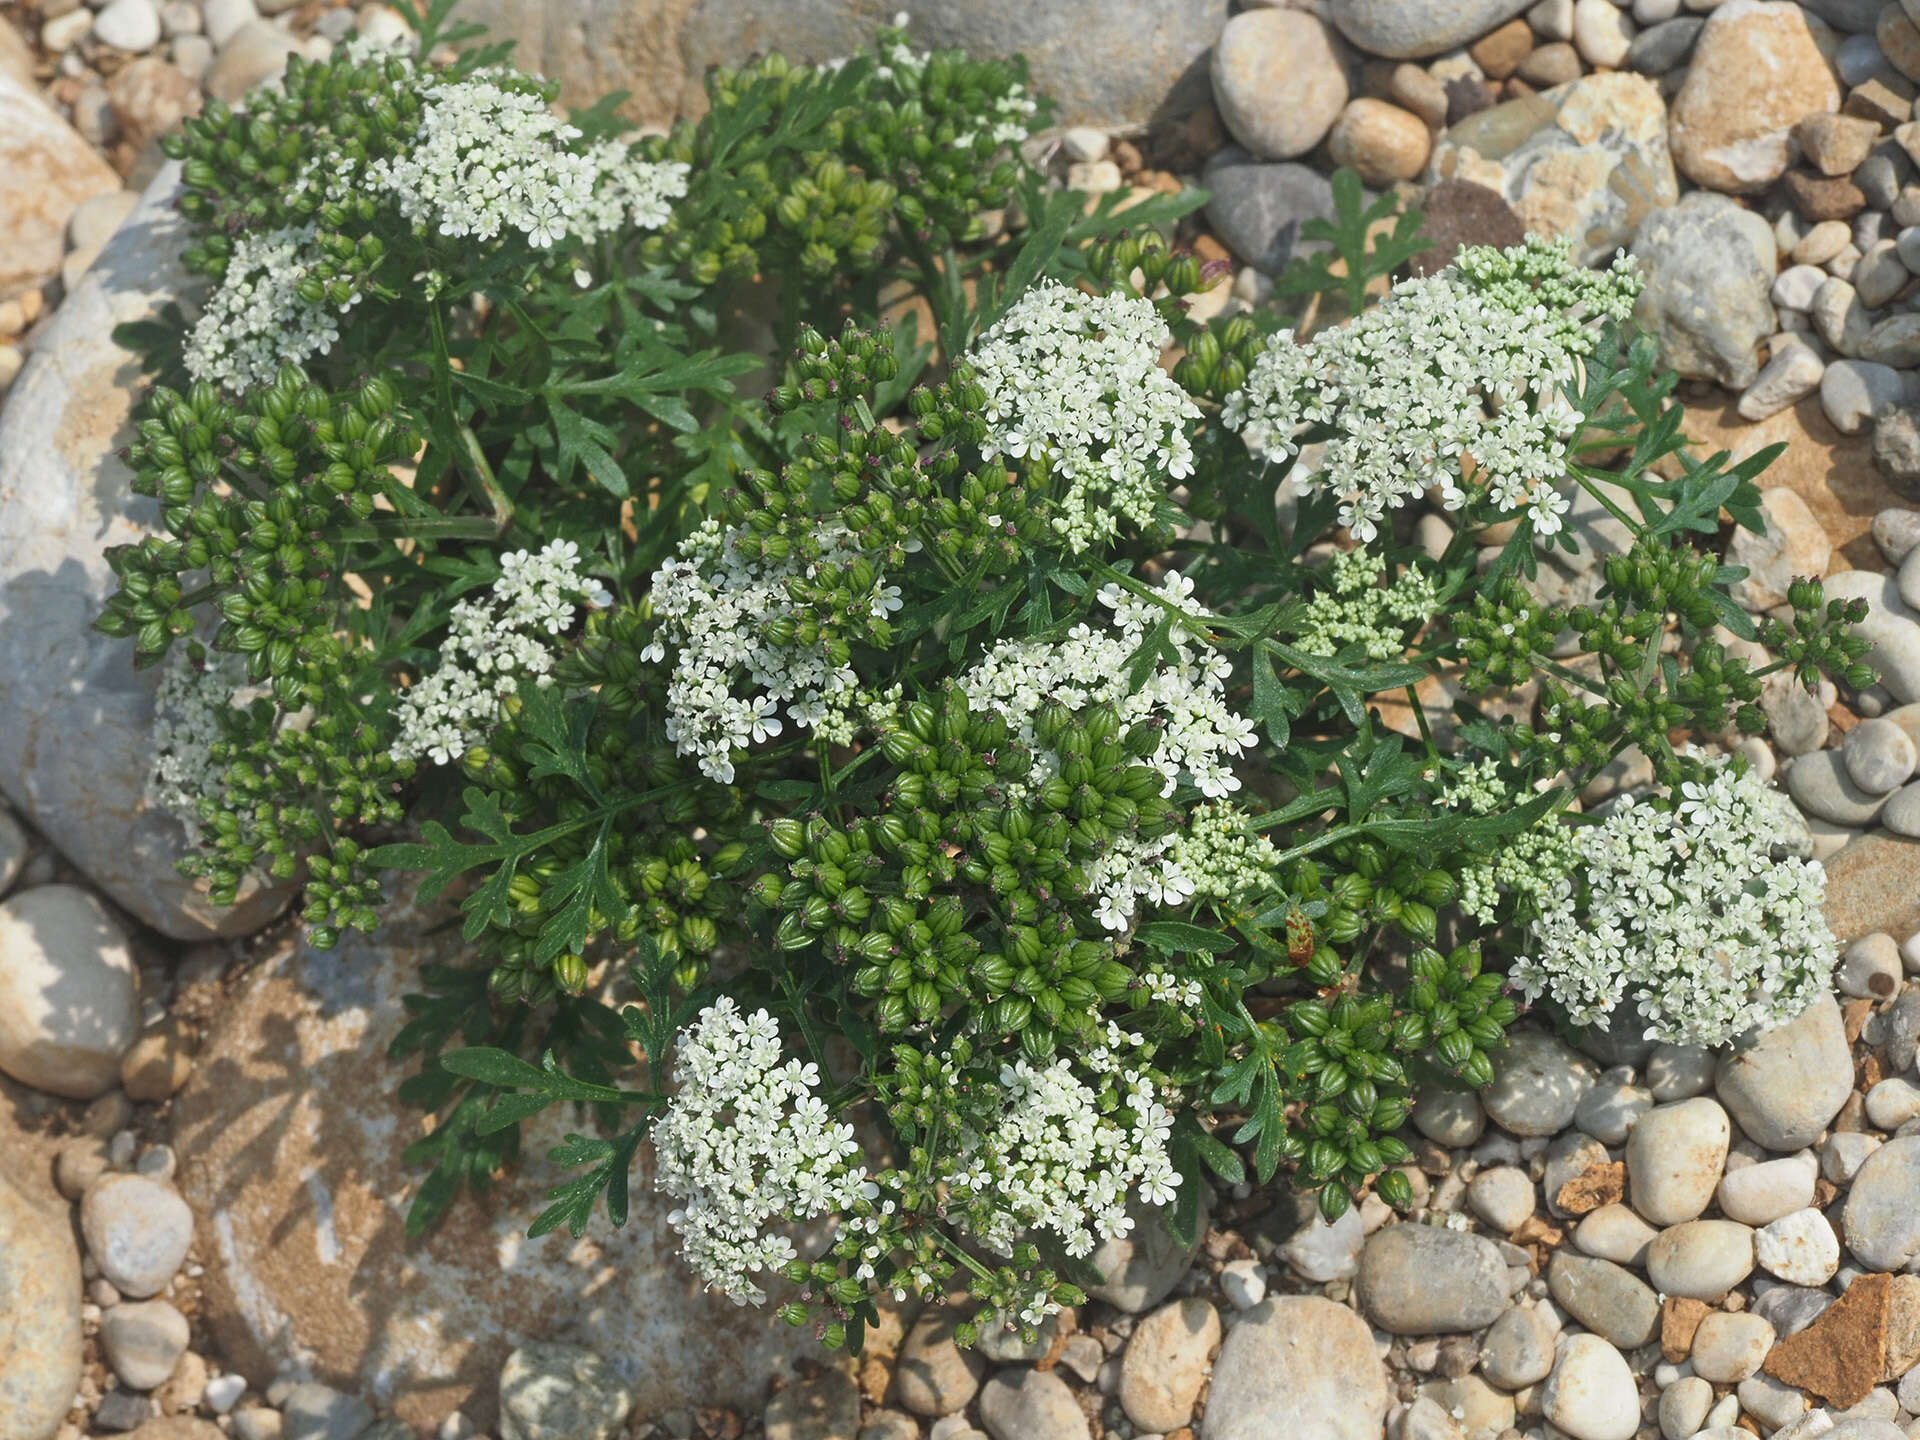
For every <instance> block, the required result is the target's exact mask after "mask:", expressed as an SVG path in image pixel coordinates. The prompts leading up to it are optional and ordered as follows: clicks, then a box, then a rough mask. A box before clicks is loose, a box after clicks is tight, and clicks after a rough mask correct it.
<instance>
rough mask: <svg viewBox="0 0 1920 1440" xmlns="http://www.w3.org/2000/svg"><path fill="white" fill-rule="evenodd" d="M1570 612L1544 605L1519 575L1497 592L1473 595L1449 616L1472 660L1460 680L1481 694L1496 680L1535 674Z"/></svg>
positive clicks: (1507, 682) (1517, 680)
mask: <svg viewBox="0 0 1920 1440" xmlns="http://www.w3.org/2000/svg"><path fill="white" fill-rule="evenodd" d="M1566 621H1567V617H1566V612H1565V611H1562V610H1556V609H1554V608H1552V607H1551V606H1547V605H1542V604H1540V603H1539V601H1537V600H1535V599H1534V597H1533V596H1532V595H1531V594H1530V593H1529V592H1528V590H1527V587H1526V586H1524V585H1522V584H1521V583H1520V582H1519V581H1518V580H1514V579H1511V578H1509V579H1507V580H1505V581H1503V582H1501V584H1500V585H1499V586H1497V587H1496V588H1495V590H1494V591H1493V593H1491V594H1486V593H1482V594H1479V595H1475V596H1474V597H1473V602H1472V604H1471V606H1469V607H1468V608H1466V609H1463V610H1459V611H1456V612H1455V613H1454V614H1453V615H1452V616H1451V617H1449V623H1450V624H1451V625H1452V627H1453V633H1454V634H1455V635H1456V636H1457V637H1458V638H1459V641H1460V653H1461V655H1462V656H1464V657H1465V659H1466V661H1467V668H1466V671H1465V673H1463V674H1462V676H1461V677H1460V680H1461V685H1462V686H1463V687H1464V688H1465V689H1466V691H1467V692H1468V693H1469V694H1475V695H1477V694H1481V693H1483V692H1485V691H1487V690H1489V689H1491V688H1493V687H1494V686H1496V685H1499V686H1515V685H1524V684H1526V683H1527V681H1529V680H1531V679H1532V678H1533V673H1534V670H1535V668H1536V661H1535V658H1534V657H1535V656H1536V655H1542V654H1547V653H1549V652H1551V651H1552V649H1553V639H1554V636H1556V635H1557V634H1559V633H1560V631H1561V629H1562V628H1564V627H1565V625H1566Z"/></svg>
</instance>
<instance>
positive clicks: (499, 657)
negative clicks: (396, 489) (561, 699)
mask: <svg viewBox="0 0 1920 1440" xmlns="http://www.w3.org/2000/svg"><path fill="white" fill-rule="evenodd" d="M579 559H580V547H579V546H577V545H575V544H574V543H573V542H572V541H571V540H552V541H549V542H548V543H547V545H546V547H545V548H544V549H543V550H541V552H540V553H539V554H538V555H533V554H529V553H528V552H527V551H525V550H516V551H514V552H513V553H512V554H510V555H507V556H504V557H503V558H502V559H501V561H500V578H499V579H498V580H496V581H494V582H493V588H492V590H491V592H490V593H489V595H488V597H487V599H486V600H484V601H472V600H462V601H461V602H460V603H459V604H457V605H455V606H454V607H453V615H452V621H451V626H450V628H449V630H448V632H447V638H446V639H445V640H443V641H442V642H441V644H440V664H439V665H438V667H436V668H435V669H434V671H433V672H432V673H431V674H429V675H426V676H423V677H422V678H421V679H420V681H419V682H418V683H417V684H415V685H414V686H413V687H412V688H411V689H409V690H408V691H407V693H406V694H405V695H404V696H402V697H401V700H400V736H399V738H398V739H397V740H395V741H394V742H393V747H392V755H393V758H394V759H396V760H417V759H419V758H421V757H422V756H425V757H426V758H428V759H430V760H432V761H433V763H434V764H436V765H445V764H446V763H448V762H449V761H451V760H457V759H459V758H460V757H461V756H462V755H464V754H465V753H466V752H467V751H468V750H469V749H471V748H472V747H473V746H475V745H477V744H479V743H480V740H481V739H482V737H484V736H485V735H486V733H487V731H489V730H491V729H492V728H493V726H494V725H495V724H496V723H497V722H498V720H499V718H500V706H501V704H502V703H503V702H504V701H505V700H506V699H507V697H508V696H510V695H512V694H514V693H515V692H517V691H518V690H519V688H520V686H521V684H522V682H524V681H526V680H529V679H530V680H532V681H534V683H535V684H538V685H541V686H546V685H551V684H552V683H553V676H552V675H551V674H550V673H549V672H550V671H551V670H552V669H553V665H554V660H555V658H556V657H555V654H554V647H553V645H552V644H551V643H550V642H551V641H552V640H553V639H554V638H555V637H556V636H559V635H562V634H564V633H566V631H567V630H568V629H569V628H570V627H571V626H572V624H573V617H574V614H575V612H576V609H577V607H578V606H580V605H581V604H589V605H593V606H596V607H605V606H607V605H610V604H612V603H613V597H612V596H611V595H610V594H608V593H607V591H606V590H605V589H604V588H602V587H601V586H600V585H599V583H598V582H596V581H593V580H588V579H585V578H583V577H582V576H581V574H580V571H579Z"/></svg>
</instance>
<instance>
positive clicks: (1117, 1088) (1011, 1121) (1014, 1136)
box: [946, 1036, 1180, 1257]
mask: <svg viewBox="0 0 1920 1440" xmlns="http://www.w3.org/2000/svg"><path fill="white" fill-rule="evenodd" d="M1110 1038H1113V1039H1117V1040H1119V1041H1121V1042H1122V1043H1123V1044H1124V1043H1126V1042H1128V1041H1132V1042H1134V1043H1137V1042H1138V1037H1130V1036H1111V1037H1110ZM1082 1065H1083V1067H1084V1069H1085V1070H1087V1071H1088V1072H1090V1075H1082V1074H1081V1073H1080V1072H1079V1071H1078V1070H1076V1068H1075V1065H1074V1062H1073V1061H1071V1060H1068V1059H1066V1058H1064V1057H1062V1058H1060V1059H1056V1060H1054V1061H1053V1062H1052V1063H1051V1064H1049V1065H1046V1066H1044V1067H1042V1068H1039V1069H1036V1068H1034V1066H1032V1065H1030V1064H1029V1063H1028V1062H1027V1061H1026V1060H1024V1059H1022V1060H1016V1061H1015V1062H1014V1063H1013V1064H1011V1065H1008V1066H1006V1067H1004V1068H1003V1069H1002V1070H1001V1071H1000V1093H999V1095H998V1096H997V1097H996V1098H997V1100H998V1102H999V1104H1000V1107H1001V1108H1000V1111H999V1114H998V1116H997V1117H996V1118H995V1119H994V1120H993V1122H992V1123H990V1124H988V1125H986V1126H985V1127H984V1129H983V1130H982V1131H981V1133H978V1134H972V1135H968V1136H966V1137H964V1139H963V1141H962V1144H961V1147H960V1159H959V1163H958V1167H957V1168H956V1169H955V1170H954V1171H953V1172H952V1173H950V1174H949V1175H948V1176H947V1177H946V1181H947V1186H948V1189H949V1191H950V1192H951V1194H952V1197H953V1198H952V1202H951V1203H952V1205H953V1206H954V1207H956V1208H957V1209H958V1210H959V1212H960V1217H959V1218H960V1220H961V1223H962V1224H963V1225H965V1227H966V1228H967V1229H969V1230H970V1231H972V1232H973V1233H974V1234H975V1235H977V1236H979V1238H980V1239H981V1241H982V1242H983V1243H985V1244H986V1245H988V1246H990V1247H991V1248H993V1249H994V1250H996V1251H998V1252H1000V1253H1001V1254H1010V1253H1011V1252H1012V1249H1013V1247H1014V1245H1016V1244H1017V1243H1019V1242H1020V1240H1021V1239H1022V1238H1023V1237H1024V1236H1026V1235H1027V1234H1029V1233H1030V1232H1033V1231H1045V1232H1047V1233H1048V1234H1050V1235H1051V1236H1052V1237H1053V1238H1054V1239H1056V1240H1057V1241H1058V1242H1059V1243H1060V1245H1061V1246H1062V1248H1064V1249H1065V1250H1066V1252H1067V1254H1069V1255H1073V1256H1080V1257H1084V1256H1087V1255H1091V1254H1092V1253H1093V1251H1094V1249H1095V1247H1096V1246H1098V1245H1099V1243H1100V1242H1101V1241H1102V1240H1107V1239H1113V1238H1115V1237H1118V1236H1122V1235H1125V1234H1127V1233H1128V1232H1129V1231H1130V1230H1131V1229H1132V1228H1133V1220H1132V1217H1131V1216H1129V1215H1128V1214H1127V1203H1128V1201H1129V1200H1131V1199H1132V1198H1133V1197H1134V1196H1136V1195H1137V1196H1139V1197H1140V1199H1141V1200H1143V1201H1144V1202H1145V1203H1146V1204H1148V1205H1153V1206H1160V1205H1167V1204H1170V1203H1171V1202H1172V1200H1173V1198H1174V1193H1175V1191H1176V1190H1177V1189H1178V1187H1179V1185H1180V1175H1179V1172H1178V1171H1176V1170H1175V1169H1174V1167H1173V1161H1172V1159H1171V1157H1170V1156H1169V1154H1168V1152H1167V1144H1168V1141H1169V1139H1170V1138H1171V1136H1172V1133H1173V1112H1172V1111H1171V1110H1169V1109H1168V1108H1167V1104H1166V1097H1164V1096H1162V1095H1161V1093H1160V1092H1159V1090H1158V1089H1157V1088H1156V1087H1155V1085H1154V1083H1153V1081H1152V1080H1150V1079H1149V1078H1148V1077H1147V1076H1145V1075H1144V1074H1142V1073H1141V1072H1140V1071H1138V1070H1136V1069H1133V1068H1131V1067H1130V1066H1128V1065H1126V1064H1125V1062H1124V1061H1122V1060H1121V1059H1119V1058H1118V1056H1117V1054H1116V1053H1115V1052H1114V1051H1113V1050H1110V1049H1108V1048H1105V1047H1102V1048H1099V1049H1095V1050H1093V1051H1091V1052H1089V1054H1088V1055H1087V1056H1086V1058H1085V1059H1084V1061H1083V1062H1082Z"/></svg>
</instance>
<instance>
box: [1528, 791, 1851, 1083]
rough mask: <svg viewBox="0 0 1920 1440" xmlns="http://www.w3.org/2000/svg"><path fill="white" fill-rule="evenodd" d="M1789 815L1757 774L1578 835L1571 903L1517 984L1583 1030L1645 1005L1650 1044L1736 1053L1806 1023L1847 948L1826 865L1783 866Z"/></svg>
mask: <svg viewBox="0 0 1920 1440" xmlns="http://www.w3.org/2000/svg"><path fill="white" fill-rule="evenodd" d="M1785 803H1786V802H1785V800H1784V799H1783V797H1782V796H1781V795H1780V794H1779V793H1778V792H1777V791H1774V790H1771V789H1769V788H1768V787H1767V785H1766V784H1765V782H1763V781H1761V780H1760V779H1758V778H1757V777H1756V776H1754V775H1753V774H1752V772H1750V771H1749V772H1747V773H1744V774H1736V773H1735V772H1734V770H1733V768H1732V767H1731V766H1726V767H1724V768H1722V769H1721V770H1720V771H1719V772H1718V773H1717V774H1716V775H1715V776H1714V777H1713V778H1712V779H1711V780H1710V781H1708V782H1706V783H1695V782H1689V783H1688V784H1687V785H1686V787H1685V794H1684V796H1683V797H1682V803H1681V804H1680V805H1678V806H1677V807H1676V808H1675V809H1673V810H1664V809H1657V808H1655V807H1654V806H1652V805H1649V804H1646V803H1644V802H1641V801H1636V800H1635V799H1634V798H1633V797H1632V796H1628V797H1626V798H1624V799H1622V800H1621V802H1620V804H1619V806H1618V808H1617V809H1615V810H1614V812H1613V813H1612V814H1611V815H1609V816H1608V817H1607V818H1606V819H1605V820H1604V821H1602V822H1601V823H1600V824H1598V825H1592V826H1587V827H1584V828H1582V829H1580V830H1578V831H1577V832H1576V838H1575V842H1574V845H1575V852H1576V857H1577V858H1576V864H1575V867H1574V872H1573V885H1572V887H1571V891H1570V893H1569V894H1568V895H1567V896H1566V898H1565V899H1564V900H1563V901H1562V902H1561V903H1560V904H1559V905H1558V906H1556V907H1555V908H1553V909H1552V910H1550V911H1549V912H1547V913H1546V914H1545V915H1544V916H1543V917H1542V918H1541V919H1540V920H1539V921H1538V922H1536V924H1535V925H1534V941H1535V944H1534V947H1533V948H1534V956H1536V957H1538V958H1533V957H1525V956H1523V957H1521V958H1520V959H1518V960H1516V961H1515V962H1514V965H1513V968H1512V970H1511V972H1510V978H1511V979H1512V981H1513V982H1514V983H1515V984H1516V985H1517V986H1519V987H1520V989H1521V990H1522V991H1524V992H1525V993H1526V994H1527V995H1528V996H1529V997H1530V998H1536V999H1537V998H1539V997H1541V996H1547V997H1550V998H1551V999H1553V1000H1554V1001H1555V1002H1557V1003H1558V1004H1559V1005H1560V1006H1561V1007H1562V1008H1563V1009H1564V1010H1565V1011H1566V1015H1567V1018H1568V1019H1569V1020H1570V1021H1572V1022H1573V1023H1574V1024H1576V1025H1598V1026H1602V1027H1604V1026H1605V1025H1606V1023H1607V1016H1608V1013H1609V1012H1610V1011H1611V1010H1612V1009H1613V1008H1614V1006H1615V1005H1616V1004H1618V1003H1619V1002H1620V1001H1621V1000H1622V999H1623V998H1625V997H1627V996H1632V997H1634V998H1635V1000H1636V1001H1637V1004H1638V1006H1639V1010H1640V1013H1641V1014H1642V1015H1643V1016H1644V1017H1645V1018H1646V1021H1647V1033H1648V1034H1649V1035H1650V1036H1652V1037H1653V1038H1654V1039H1657V1040H1661V1041H1664V1042H1666V1043H1668V1044H1675V1045H1706V1046H1712V1045H1724V1044H1726V1043H1727V1042H1728V1041H1730V1040H1732V1039H1733V1038H1734V1037H1735V1036H1737V1035H1739V1034H1740V1033H1741V1032H1742V1031H1744V1030H1746V1029H1748V1028H1749V1027H1751V1026H1754V1025H1777V1024H1780V1023H1782V1022H1784V1021H1787V1020H1790V1019H1792V1018H1793V1017H1794V1016H1796V1015H1798V1014H1799V1013H1800V1012H1801V1011H1802V1010H1804V1009H1805V1008H1806V1007H1807V1005H1808V1004H1809V1003H1810V1002H1811V1001H1812V1000H1813V999H1814V998H1815V997H1816V996H1818V995H1819V994H1821V993H1822V992H1823V991H1825V989H1826V988H1827V984H1828V979H1829V977H1830V975H1831V974H1832V971H1833V964H1834V958H1835V944H1834V938H1833V934H1832V932H1831V931H1829V930H1828V929H1827V922H1826V920H1825V918H1824V917H1823V916H1822V915H1821V913H1820V902H1821V899H1822V897H1823V895H1824V893H1825V890H1826V872H1825V870H1823V869H1822V868H1821V866H1820V864H1819V862H1817V861H1813V860H1794V859H1779V860H1776V859H1774V858H1773V857H1772V854H1771V850H1772V847H1773V845H1774V843H1775V842H1776V841H1777V840H1778V839H1779V837H1780V835H1781V834H1782V830H1783V827H1782V825H1781V816H1780V810H1779V808H1778V807H1780V806H1781V805H1784V804H1785Z"/></svg>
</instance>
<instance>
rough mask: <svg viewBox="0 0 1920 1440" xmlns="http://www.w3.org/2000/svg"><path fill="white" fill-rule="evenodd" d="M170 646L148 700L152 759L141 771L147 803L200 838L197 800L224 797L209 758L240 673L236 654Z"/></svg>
mask: <svg viewBox="0 0 1920 1440" xmlns="http://www.w3.org/2000/svg"><path fill="white" fill-rule="evenodd" d="M196 648H198V647H194V646H189V645H175V646H174V647H173V648H172V649H171V650H169V651H168V652H167V658H166V663H165V665H164V667H163V668H162V670H161V672H160V686H159V688H158V689H157V690H156V691H155V692H154V697H153V758H152V760H151V762H150V763H149V766H148V770H147V784H146V794H145V799H146V802H147V804H149V805H152V806H155V807H157V808H159V809H161V810H165V811H166V812H167V813H168V814H170V815H172V816H173V817H174V818H175V819H177V820H179V821H180V823H181V824H182V825H184V826H186V829H187V834H188V836H189V837H191V838H192V839H193V840H195V841H196V842H197V841H198V840H199V836H200V801H201V800H202V799H203V798H212V799H215V800H217V799H218V798H219V797H220V796H222V795H224V794H225V793H226V788H227V783H226V778H225V776H224V775H222V773H221V767H220V765H219V764H218V762H216V761H215V760H214V758H213V747H214V745H215V744H217V743H218V742H219V741H220V740H222V739H223V738H225V736H224V733H223V731H222V728H221V722H220V717H221V715H222V714H223V713H224V712H226V711H228V710H230V709H231V708H233V706H234V704H235V702H236V698H238V697H241V696H242V694H243V687H244V685H245V679H246V668H245V666H244V665H243V664H242V663H241V660H240V657H239V656H237V655H231V654H226V653H224V652H220V651H204V652H203V653H202V654H201V655H199V656H196V655H195V654H194V653H193V651H194V650H195V649H196Z"/></svg>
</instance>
